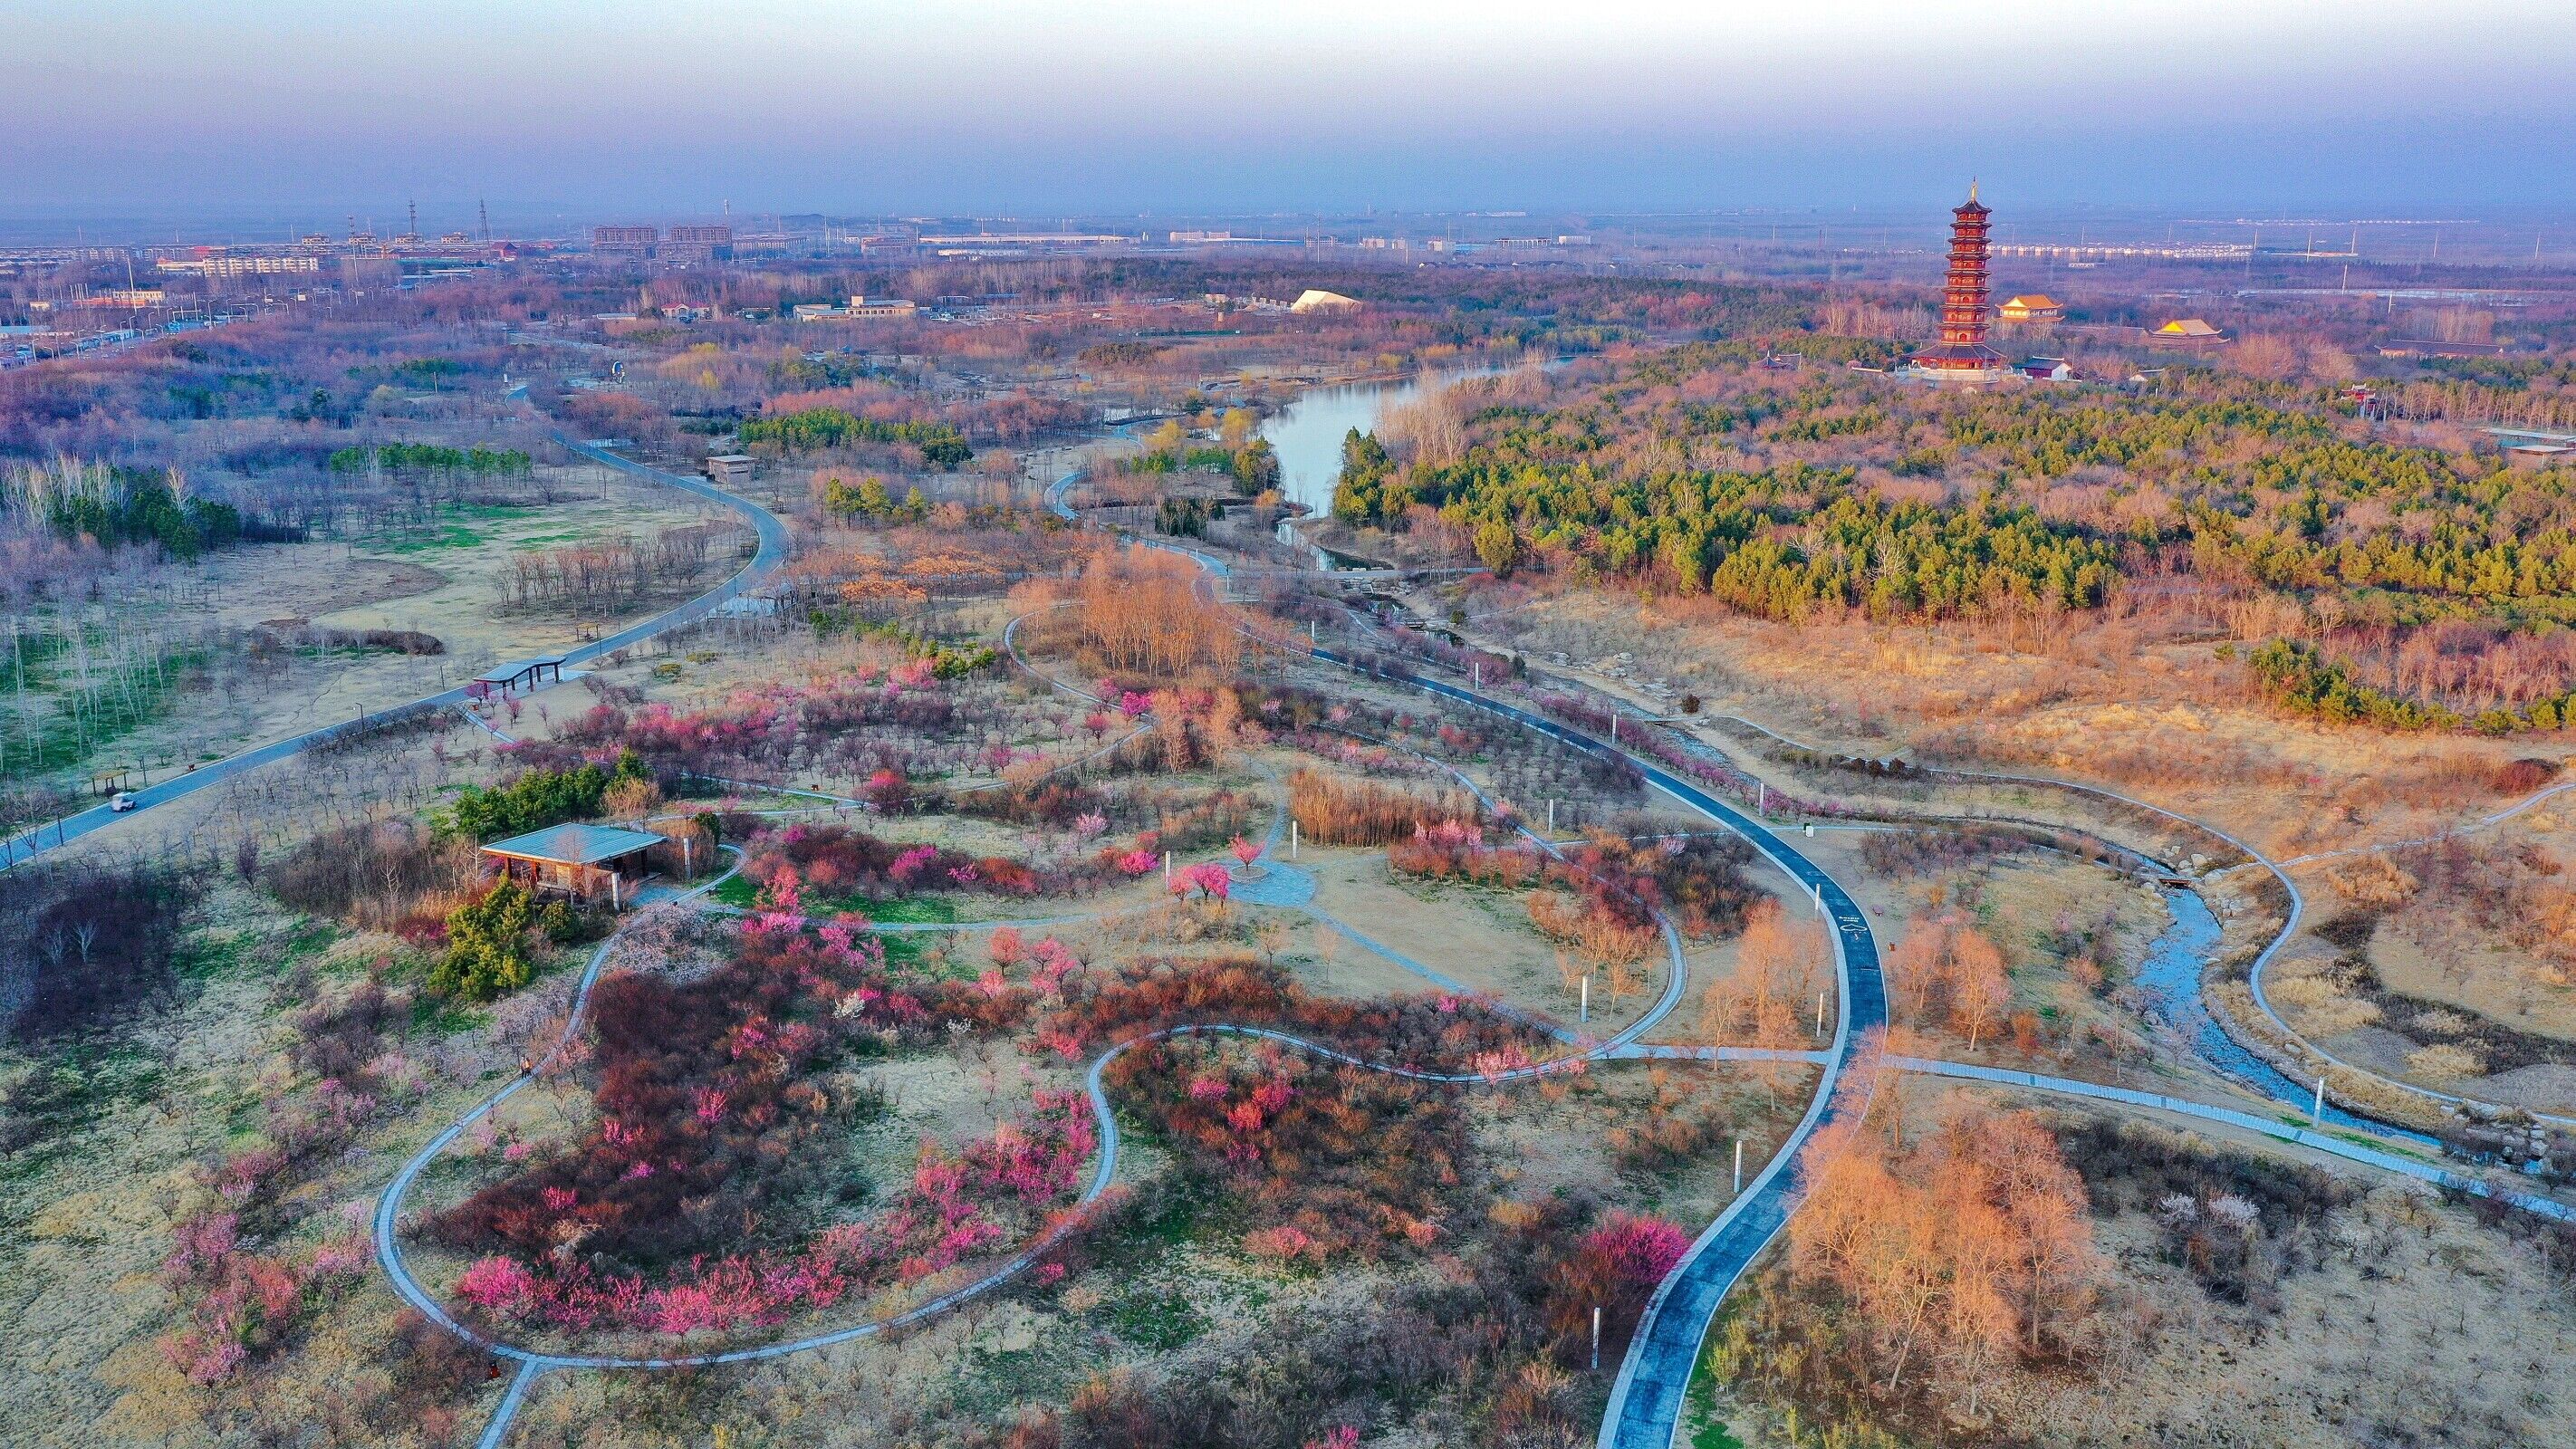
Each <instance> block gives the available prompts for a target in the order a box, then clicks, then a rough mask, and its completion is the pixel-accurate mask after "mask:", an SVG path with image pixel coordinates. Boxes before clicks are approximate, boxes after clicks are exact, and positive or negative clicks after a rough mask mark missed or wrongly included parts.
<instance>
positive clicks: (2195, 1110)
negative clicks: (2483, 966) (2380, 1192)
mask: <svg viewBox="0 0 2576 1449" xmlns="http://www.w3.org/2000/svg"><path fill="white" fill-rule="evenodd" d="M1885 1065H1887V1066H1889V1067H1893V1068H1895V1069H1896V1070H1898V1071H1901V1072H1922V1073H1925V1074H1927V1075H1930V1076H1936V1077H1952V1078H1957V1079H1960V1080H1964V1081H1971V1082H1989V1083H1993V1084H1995V1085H1998V1086H2006V1087H2032V1088H2036V1089H2038V1090H2039V1091H2043V1092H2054V1093H2057V1094H2058V1095H2060V1096H2068V1097H2084V1098H2088V1099H2090V1100H2092V1101H2096V1102H2117V1103H2120V1104H2122V1105H2124V1106H2130V1107H2145V1108H2148V1109H2151V1110H2153V1111H2158V1112H2172V1113H2175V1114H2176V1115H2178V1116H2183V1117H2193V1118H2197V1119H2199V1120H2201V1121H2203V1122H2219V1123H2224V1124H2226V1125H2227V1126H2230V1127H2242V1128H2244V1129H2245V1130H2246V1131H2249V1132H2259V1133H2262V1134H2263V1135H2264V1136H2266V1137H2270V1138H2273V1139H2275V1140H2277V1141H2281V1142H2294V1143H2297V1144H2298V1145H2299V1146H2301V1147H2310V1148H2314V1149H2316V1150H2317V1151H2319V1152H2324V1153H2328V1154H2331V1155H2332V1156H2335V1157H2340V1158H2342V1159H2344V1160H2345V1161H2347V1162H2358V1163H2362V1164H2364V1165H2366V1166H2370V1167H2376V1168H2379V1169H2381V1170H2382V1171H2386V1172H2394V1173H2399V1174H2401V1175H2403V1176H2406V1177H2411V1178H2413V1179H2415V1180H2416V1181H2417V1182H2423V1183H2430V1184H2432V1185H2433V1186H2435V1187H2445V1188H2450V1189H2452V1190H2454V1191H2457V1192H2465V1193H2467V1194H2469V1195H2470V1196H2472V1197H2490V1198H2494V1199H2495V1200H2496V1201H2498V1202H2501V1203H2504V1204H2506V1205H2508V1206H2511V1207H2516V1208H2520V1209H2521V1210H2523V1211H2524V1212H2527V1213H2532V1214H2535V1215H2537V1216H2540V1217H2544V1218H2550V1219H2553V1220H2555V1221H2558V1222H2562V1223H2563V1222H2571V1221H2576V1208H2571V1207H2569V1206H2568V1205H2567V1204H2566V1203H2563V1202H2560V1201H2558V1200H2557V1199H2556V1198H2549V1197H2539V1196H2536V1195H2534V1194H2531V1193H2522V1192H2514V1191H2511V1190H2509V1189H2501V1188H2498V1187H2496V1186H2495V1185H2493V1184H2491V1183H2489V1182H2487V1181H2486V1180H2485V1179H2484V1178H2477V1177H2471V1176H2469V1175H2467V1174H2466V1173H2459V1172H2453V1171H2451V1170H2449V1169H2448V1168H2444V1167H2439V1166H2436V1165H2435V1164H2433V1163H2430V1162H2427V1161H2425V1160H2424V1159H2422V1158H2421V1157H2415V1156H2410V1155H2408V1154H2406V1153H2403V1152H2399V1151H2392V1150H2389V1149H2388V1148H2383V1147H2373V1146H2371V1145H2369V1144H2368V1143H2363V1142H2355V1141H2353V1140H2352V1138H2351V1137H2350V1136H2349V1135H2346V1134H2343V1133H2338V1132H2321V1131H2318V1130H2317V1129H2315V1128H2313V1127H2301V1126H2299V1125H2298V1124H2297V1123H2295V1122H2285V1121H2283V1120H2281V1119H2280V1118H2278V1117H2262V1116H2257V1115H2255V1114H2254V1113H2252V1112H2239V1111H2237V1110H2235V1109H2234V1108H2232V1107H2213V1106H2210V1105H2209V1104H2207V1103H2205V1102H2195V1101H2192V1100H2191V1099H2189V1098H2187V1097H2168V1096H2166V1095H2164V1094H2163V1093H2161V1092H2140V1091H2133V1090H2131V1089H2130V1088H2127V1087H2106V1086H2103V1085H2102V1084H2101V1083H2099V1082H2087V1081H2082V1080H2079V1079H2077V1078H2074V1077H2044V1076H2041V1075H2039V1074H2038V1073H2036V1072H2023V1071H2015V1070H2013V1069H2011V1068H2008V1067H1981V1066H1976V1065H1974V1064H1972V1063H1968V1062H1943V1061H1927V1060H1925V1059H1923V1058H1921V1057H1888V1058H1886V1059H1885Z"/></svg>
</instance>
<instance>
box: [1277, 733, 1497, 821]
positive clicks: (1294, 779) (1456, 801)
mask: <svg viewBox="0 0 2576 1449" xmlns="http://www.w3.org/2000/svg"><path fill="white" fill-rule="evenodd" d="M1337 743H1339V744H1341V745H1350V744H1351V742H1350V741H1347V740H1344V741H1339V742H1337ZM1353 748H1358V747H1357V746H1353ZM1372 748H1374V747H1372ZM1482 813H1483V812H1481V811H1480V810H1478V808H1477V806H1476V797H1474V796H1473V795H1470V794H1468V793H1467V792H1466V791H1464V790H1456V789H1450V790H1441V791H1437V792H1416V791H1413V790H1408V789H1405V788H1403V787H1401V786H1396V785H1381V784H1379V783H1377V782H1376V781H1374V780H1359V781H1352V780H1340V779H1336V778H1334V777H1333V776H1331V775H1328V774H1325V773H1324V772H1323V771H1321V770H1312V769H1300V770H1296V771H1293V772H1291V773H1290V774H1289V776H1288V814H1289V817H1290V818H1291V819H1293V820H1295V821H1296V822H1297V828H1298V830H1299V831H1301V832H1302V833H1303V834H1304V836H1305V838H1306V839H1308V840H1311V841H1313V842H1314V843H1316V844H1317V845H1384V844H1387V843H1389V842H1392V841H1398V840H1402V839H1404V838H1405V837H1406V836H1408V835H1410V834H1411V833H1413V832H1414V831H1416V830H1418V829H1420V828H1421V827H1423V826H1425V825H1433V824H1438V823H1440V822H1442V821H1457V822H1460V823H1461V824H1464V825H1468V826H1470V827H1472V826H1474V825H1475V824H1477V822H1478V821H1479V819H1480V818H1481V816H1482Z"/></svg>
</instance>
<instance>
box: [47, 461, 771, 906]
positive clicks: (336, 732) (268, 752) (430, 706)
mask: <svg viewBox="0 0 2576 1449" xmlns="http://www.w3.org/2000/svg"><path fill="white" fill-rule="evenodd" d="M555 436H556V440H557V441H559V442H561V443H562V444H563V445H564V446H565V447H567V448H569V449H571V450H572V451H574V452H576V453H579V454H581V455H582V456H584V457H586V458H589V459H591V460H592V461H594V462H599V463H605V464H607V465H608V466H610V467H612V468H616V469H618V470H620V471H622V472H626V473H631V474H634V475H635V476H637V477H639V478H643V479H645V480H647V481H649V482H653V483H659V484H661V485H662V486H664V487H666V488H677V489H679V490H680V491H682V492H684V493H693V494H696V495H697V496H698V497H700V498H703V499H706V500H707V501H708V502H711V503H717V504H721V505H723V506H724V507H726V508H730V509H732V510H733V511H734V512H736V513H739V514H741V515H742V517H743V520H744V521H745V522H747V523H749V524H750V525H751V526H752V529H753V531H754V532H755V533H756V534H757V535H758V537H759V547H758V548H757V549H755V550H754V551H753V553H752V556H751V559H750V561H749V562H747V563H745V564H744V565H743V566H742V568H741V569H740V570H738V571H737V572H736V573H735V574H734V576H733V577H732V578H729V579H727V580H725V581H724V582H723V583H721V584H719V585H717V586H716V587H715V588H713V589H711V590H709V591H708V592H706V593H703V594H700V595H699V596H698V597H696V598H694V599H691V600H690V601H689V602H687V603H685V604H682V605H680V606H678V607H677V608H673V609H668V610H665V611H664V612H662V613H659V614H656V615H654V616H653V617H652V618H650V619H647V620H645V621H644V622H643V623H640V624H637V625H635V626H633V627H632V628H628V629H622V630H619V631H618V632H617V633H615V634H612V635H610V636H608V637H607V638H605V639H601V640H597V641H595V642H593V643H589V644H584V645H582V646H581V647H579V648H577V649H573V650H571V651H569V652H567V653H566V654H565V655H564V662H565V663H566V664H581V663H585V662H587V661H589V660H592V659H597V658H600V657H602V656H604V655H608V654H612V653H615V652H616V651H617V650H620V649H625V648H630V647H632V646H634V645H636V644H640V643H642V642H643V641H645V640H647V639H650V638H652V637H654V636H655V635H657V634H664V633H668V632H670V631H671V630H673V629H677V628H680V627H682V626H684V625H688V624H694V623H697V622H698V621H699V620H701V619H704V618H705V617H707V615H709V614H712V613H714V612H715V611H716V610H717V609H718V608H720V607H722V606H723V605H724V604H725V602H726V601H727V600H730V599H732V598H734V597H736V596H738V595H740V594H742V593H743V592H745V591H746V590H748V589H750V588H752V587H754V586H756V585H758V584H761V583H764V582H766V581H767V580H768V578H769V576H770V575H771V574H774V573H776V572H777V571H778V567H779V565H781V564H783V563H785V562H786V561H787V551H788V537H787V525H786V524H785V523H782V522H780V521H779V518H778V515H776V514H774V513H771V512H770V511H769V510H768V509H766V508H763V507H761V506H760V505H759V504H757V503H754V502H752V501H751V500H750V499H748V498H745V497H742V496H741V495H740V494H736V493H728V492H726V491H725V490H723V489H721V488H718V487H716V486H715V485H714V484H712V483H708V482H706V481H705V480H703V479H699V478H689V477H684V476H682V475H680V474H678V473H666V472H664V471H663V470H661V469H659V468H654V467H649V466H647V465H645V464H642V463H637V462H634V461H632V460H630V459H626V458H621V457H619V456H618V455H616V454H615V453H612V452H610V451H608V450H607V449H606V448H603V447H600V446H598V445H597V444H593V443H585V442H578V441H576V440H574V439H572V438H569V437H565V436H564V435H563V434H561V433H558V434H556V435H555ZM465 702H466V693H465V689H464V687H463V686H459V687H457V688H455V689H451V690H447V691H445V692H444V693H440V694H433V695H429V696H427V697H426V698H422V699H416V700H413V701H412V702H411V703H409V704H405V705H397V706H395V707H393V708H391V709H385V710H379V711H376V712H373V713H370V714H367V715H362V716H360V717H359V718H357V719H355V720H352V721H350V722H349V723H347V724H338V725H329V726H325V727H324V728H322V729H318V730H307V731H306V732H304V733H303V734H300V735H295V736H292V737H290V738H287V739H282V740H277V741H273V742H271V743H269V744H265V745H262V746H260V747H259V748H257V749H253V750H245V751H243V752H242V753H240V754H237V755H233V756H231V757H229V758H226V759H221V760H216V761H214V762H212V763H210V764H206V765H201V766H199V767H198V768H196V769H194V770H191V771H189V772H188V773H186V774H184V775H174V776H172V777H171V778H169V779H167V780H164V781H162V782H161V783H160V784H158V785H147V786H145V787H144V788H143V789H140V790H136V791H134V792H132V793H133V796H134V809H132V810H130V811H125V812H122V813H120V812H118V811H116V810H114V809H112V808H110V807H109V806H107V805H104V804H101V805H93V806H91V807H90V808H89V809H87V810H83V811H81V812H79V813H78V814H74V815H67V816H64V817H63V818H62V819H60V820H53V821H48V822H46V823H45V824H43V825H41V826H38V827H37V828H35V829H33V830H30V831H26V832H24V833H23V834H20V835H17V836H14V837H11V838H10V839H8V840H5V841H0V870H6V869H8V868H9V867H11V866H14V865H17V864H19V863H20V862H22V861H28V860H33V859H35V858H36V857H37V856H39V855H42V854H44V853H45V852H46V851H49V850H59V849H61V848H62V847H64V846H66V845H68V844H70V843H71V842H72V841H75V840H78V839H80V838H81V837H83V836H85V835H88V834H90V833H91V832H93V831H96V830H100V829H103V828H105V827H106V826H109V825H112V824H115V823H116V822H117V821H119V820H123V819H127V818H130V817H132V816H136V815H140V814H142V813H143V812H144V811H146V810H150V809H152V808H154V807H155V806H160V805H167V804H169V803H170V802H171V801H173V800H177V799H181V798H183V797H185V796H188V795H193V794H195V793H196V792H198V791H200V790H203V789H206V788H208V787H210V786H214V785H219V784H221V783H223V782H224V781H226V780H229V779H232V778H233V777H234V776H236V775H241V774H246V773H248V772H249V771H252V770H256V769H258V768H259V767H260V766H262V765H270V764H275V763H276V762H277V761H279V760H284V759H291V758H293V757H294V756H296V755H300V754H303V753H304V752H305V751H307V750H311V749H314V748H316V747H318V746H321V745H327V744H330V743H332V742H334V741H336V740H343V739H349V738H353V737H356V736H360V735H364V734H366V733H368V732H370V731H372V730H376V729H379V728H382V727H383V726H385V725H388V724H392V723H395V722H398V721H401V720H405V719H411V718H415V717H417V716H419V715H421V714H426V713H429V712H431V711H435V710H442V709H449V708H453V707H458V706H462V705H463V704H464V703H465ZM495 733H497V731H496V732H495Z"/></svg>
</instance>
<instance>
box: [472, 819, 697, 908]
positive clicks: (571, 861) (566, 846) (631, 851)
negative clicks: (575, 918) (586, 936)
mask: <svg viewBox="0 0 2576 1449" xmlns="http://www.w3.org/2000/svg"><path fill="white" fill-rule="evenodd" d="M661 843H662V837H661V836H658V835H655V834H652V833H651V832H649V831H643V830H625V829H621V828H619V827H617V826H613V825H552V826H548V827H547V828H545V829H543V830H532V831H529V832H528V833H527V834H525V835H514V836H511V837H510V838H509V839H507V840H497V841H494V842H493V843H492V844H490V845H487V846H484V847H483V848H482V851H481V852H480V854H481V857H482V860H483V863H484V867H485V869H486V870H488V871H489V872H490V873H491V874H494V875H498V876H503V877H506V878H508V879H510V880H514V881H517V882H518V883H519V884H521V885H523V886H526V887H527V888H528V889H529V890H530V891H532V892H534V893H535V894H537V895H540V896H545V895H559V896H562V897H564V898H565V899H566V900H570V901H575V902H579V903H581V904H585V905H587V904H589V903H590V902H592V901H596V900H598V899H600V898H601V897H603V896H605V897H606V898H607V900H608V904H609V906H610V907H611V908H612V909H620V910H622V909H624V908H625V905H626V903H627V902H628V901H630V900H632V899H634V897H635V893H636V891H637V890H638V889H640V888H641V887H642V886H643V884H644V880H645V878H646V877H647V876H649V875H651V874H652V871H651V869H650V868H649V867H648V866H647V865H646V864H645V862H644V853H645V852H646V851H648V850H651V849H652V848H653V847H654V846H657V845H660V844H661Z"/></svg>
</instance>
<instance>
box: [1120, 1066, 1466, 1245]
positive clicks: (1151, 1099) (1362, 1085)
mask: <svg viewBox="0 0 2576 1449" xmlns="http://www.w3.org/2000/svg"><path fill="white" fill-rule="evenodd" d="M1108 1076H1109V1081H1110V1083H1111V1085H1112V1086H1113V1087H1115V1088H1116V1089H1117V1091H1118V1093H1119V1094H1120V1096H1121V1098H1122V1099H1123V1100H1125V1101H1128V1102H1131V1103H1134V1104H1135V1110H1137V1111H1138V1112H1140V1113H1142V1114H1143V1115H1144V1116H1146V1117H1147V1118H1148V1119H1149V1120H1151V1121H1152V1122H1153V1123H1154V1125H1155V1127H1156V1129H1157V1132H1158V1134H1159V1135H1160V1136H1161V1137H1162V1138H1163V1139H1164V1140H1166V1141H1168V1142H1170V1143H1172V1144H1173V1145H1174V1147H1175V1149H1176V1150H1178V1151H1180V1152H1181V1153H1183V1154H1184V1155H1185V1156H1187V1157H1188V1158H1190V1159H1191V1160H1192V1161H1193V1162H1194V1163H1195V1164H1196V1165H1197V1166H1199V1167H1200V1168H1201V1169H1202V1170H1206V1171H1210V1172H1213V1173H1217V1174H1220V1175H1222V1176H1223V1178H1224V1179H1225V1180H1226V1181H1228V1182H1229V1183H1230V1184H1231V1185H1232V1186H1233V1187H1234V1189H1235V1190H1236V1192H1237V1194H1238V1195H1239V1197H1240V1198H1241V1200H1242V1201H1243V1203H1244V1205H1245V1206H1246V1208H1247V1209H1248V1210H1249V1212H1250V1214H1251V1216H1252V1217H1253V1219H1254V1220H1255V1222H1256V1223H1258V1224H1259V1227H1258V1228H1257V1229H1256V1231H1257V1232H1266V1233H1268V1234H1269V1236H1267V1237H1265V1238H1263V1239H1261V1240H1259V1241H1258V1242H1253V1243H1247V1244H1246V1246H1247V1247H1249V1248H1251V1249H1252V1250H1253V1251H1255V1252H1263V1251H1267V1252H1270V1253H1272V1254H1274V1255H1276V1256H1280V1257H1283V1258H1285V1257H1298V1256H1324V1255H1332V1254H1342V1253H1358V1254H1361V1255H1363V1256H1369V1257H1375V1256H1378V1255H1380V1254H1382V1253H1386V1252H1389V1251H1417V1250H1420V1249H1425V1248H1429V1247H1431V1246H1432V1245H1433V1244H1435V1243H1436V1242H1437V1241H1438V1240H1439V1235H1440V1232H1441V1224H1442V1220H1443V1218H1444V1217H1445V1215H1446V1212H1447V1208H1448V1202H1447V1200H1448V1199H1449V1197H1450V1196H1451V1194H1452V1190H1453V1189H1454V1188H1455V1186H1456V1184H1457V1182H1458V1178H1459V1169H1460V1164H1461V1161H1462V1159H1463V1156H1464V1154H1465V1152H1466V1150H1467V1133H1466V1119H1465V1114H1464V1112H1463V1110H1462V1109H1461V1107H1460V1106H1459V1104H1458V1100H1457V1093H1456V1092H1455V1091H1454V1090H1452V1089H1446V1088H1434V1087H1425V1086H1423V1085H1420V1084H1417V1083H1413V1082H1409V1081H1406V1080H1404V1079H1403V1078H1400V1077H1394V1076H1390V1075H1388V1074H1386V1073H1384V1072H1373V1071H1368V1070H1365V1069H1362V1068H1357V1067H1351V1066H1347V1065H1344V1064H1342V1063H1337V1062H1330V1061H1327V1060H1324V1059H1321V1058H1317V1057H1312V1056H1309V1055H1307V1054H1305V1053H1303V1052H1297V1051H1293V1050H1291V1049H1288V1048H1285V1047H1282V1046H1281V1045H1280V1044H1278V1043H1276V1042H1261V1043H1259V1044H1258V1045H1256V1046H1253V1047H1252V1048H1251V1049H1250V1050H1248V1051H1247V1050H1242V1049H1240V1048H1238V1047H1236V1046H1234V1045H1232V1044H1229V1043H1226V1042H1224V1041H1222V1040H1221V1039H1217V1038H1206V1037H1182V1038H1173V1039H1166V1040H1163V1041H1158V1042H1155V1043H1153V1044H1151V1045H1149V1046H1146V1047H1141V1048H1138V1049H1137V1050H1134V1051H1131V1052H1128V1053H1126V1054H1125V1055H1123V1056H1121V1057H1120V1058H1118V1060H1117V1061H1116V1062H1114V1063H1112V1064H1111V1066H1110V1069H1109V1074H1108Z"/></svg>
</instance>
